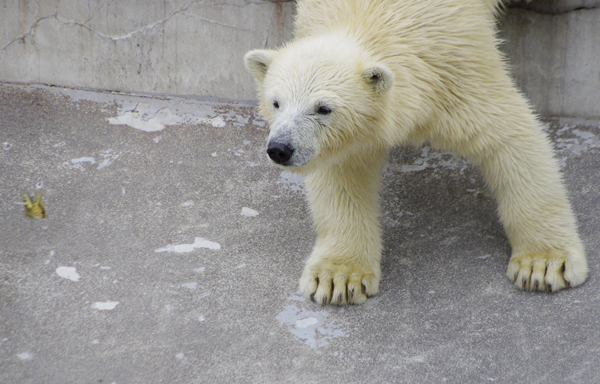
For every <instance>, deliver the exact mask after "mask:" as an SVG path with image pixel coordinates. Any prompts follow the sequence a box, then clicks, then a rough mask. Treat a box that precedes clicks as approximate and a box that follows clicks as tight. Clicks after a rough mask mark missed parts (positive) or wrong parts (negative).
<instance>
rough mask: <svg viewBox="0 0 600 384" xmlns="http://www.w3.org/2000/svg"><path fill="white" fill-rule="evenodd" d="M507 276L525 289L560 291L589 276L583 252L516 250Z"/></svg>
mask: <svg viewBox="0 0 600 384" xmlns="http://www.w3.org/2000/svg"><path fill="white" fill-rule="evenodd" d="M506 275H507V276H508V278H509V279H511V280H513V281H514V283H515V284H516V285H517V286H518V287H519V288H522V289H526V290H532V291H549V292H556V291H558V290H561V289H563V288H569V287H575V286H577V285H580V284H582V283H583V282H584V281H585V280H586V279H587V276H588V267H587V261H586V259H585V255H584V253H583V251H580V250H577V249H576V250H572V251H571V252H567V251H558V250H553V251H549V252H523V253H515V254H513V256H512V257H511V259H510V262H509V264H508V270H507V272H506Z"/></svg>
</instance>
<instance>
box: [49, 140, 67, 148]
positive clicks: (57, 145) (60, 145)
mask: <svg viewBox="0 0 600 384" xmlns="http://www.w3.org/2000/svg"><path fill="white" fill-rule="evenodd" d="M65 145H67V143H65V142H64V141H61V142H60V143H57V144H54V145H53V146H52V147H53V148H59V147H64V146H65Z"/></svg>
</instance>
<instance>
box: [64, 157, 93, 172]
mask: <svg viewBox="0 0 600 384" xmlns="http://www.w3.org/2000/svg"><path fill="white" fill-rule="evenodd" d="M83 163H90V164H96V159H94V158H93V157H78V158H77V159H72V160H71V161H65V162H64V163H63V167H71V168H73V169H79V170H80V171H85V168H84V167H83Z"/></svg>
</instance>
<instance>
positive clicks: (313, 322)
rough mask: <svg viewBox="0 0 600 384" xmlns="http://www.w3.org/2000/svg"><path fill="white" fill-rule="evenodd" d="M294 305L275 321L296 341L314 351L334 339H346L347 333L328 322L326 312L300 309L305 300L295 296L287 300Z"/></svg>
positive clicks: (286, 308)
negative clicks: (300, 341) (285, 327)
mask: <svg viewBox="0 0 600 384" xmlns="http://www.w3.org/2000/svg"><path fill="white" fill-rule="evenodd" d="M288 300H289V301H293V302H294V303H292V304H290V305H287V306H286V307H285V309H284V310H283V311H281V312H280V313H279V314H278V315H277V316H276V319H277V320H278V321H279V322H280V323H281V324H282V325H285V326H287V329H288V331H289V332H290V333H292V334H293V335H294V336H295V337H296V338H297V339H299V340H302V341H303V342H304V343H305V344H306V345H308V346H309V347H311V348H313V349H316V348H321V347H324V346H326V345H328V344H329V342H330V341H331V340H332V339H334V338H336V337H347V336H348V335H347V333H346V332H344V331H342V330H341V329H339V325H338V324H337V322H336V321H328V320H327V316H328V315H329V314H328V312H327V310H323V311H319V312H315V311H310V310H305V309H302V308H301V306H303V305H305V304H306V300H304V299H303V298H302V296H301V295H299V294H297V295H294V296H292V297H289V298H288Z"/></svg>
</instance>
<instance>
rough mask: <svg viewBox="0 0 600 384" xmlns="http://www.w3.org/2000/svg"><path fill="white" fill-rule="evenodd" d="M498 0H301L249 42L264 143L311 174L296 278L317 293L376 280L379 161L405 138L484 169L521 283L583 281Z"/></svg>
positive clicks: (361, 291)
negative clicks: (502, 37) (510, 64)
mask: <svg viewBox="0 0 600 384" xmlns="http://www.w3.org/2000/svg"><path fill="white" fill-rule="evenodd" d="M500 3H501V1H496V0H403V1H398V0H377V1H375V0H373V1H365V0H301V1H299V2H298V10H297V12H298V13H297V17H296V22H295V27H296V32H295V38H294V39H293V40H292V41H291V42H289V43H288V44H286V45H285V46H283V47H281V48H280V49H277V50H253V51H250V52H248V53H247V54H246V55H245V57H244V60H245V64H246V67H247V68H248V70H249V71H250V73H251V74H252V75H253V77H254V78H255V79H256V82H257V85H258V92H259V97H260V105H259V108H260V113H261V114H262V115H263V116H264V117H265V119H266V120H267V121H268V123H269V125H270V133H269V136H268V141H267V153H268V156H269V157H270V158H271V159H272V160H273V162H275V163H276V164H278V165H279V166H281V167H283V168H285V169H286V170H290V171H293V172H299V173H301V174H304V175H305V176H306V178H305V183H306V187H307V190H308V200H309V204H310V208H311V212H312V216H313V218H314V221H315V224H316V231H317V240H316V244H315V246H314V249H313V252H312V254H311V256H310V257H309V259H308V260H307V262H306V266H305V269H304V272H303V273H302V277H301V278H300V289H301V291H302V293H303V294H304V296H305V297H306V298H308V299H311V300H313V301H316V302H318V303H320V304H323V305H326V304H329V303H331V304H337V305H343V304H360V303H363V302H365V301H366V300H367V297H369V296H373V295H375V294H377V293H378V290H379V281H380V279H381V268H380V260H381V253H382V242H381V227H380V225H379V220H378V219H379V216H380V209H379V190H380V186H381V181H380V179H381V173H382V167H383V165H384V161H385V158H386V154H387V152H388V150H389V149H390V148H391V147H393V146H397V145H414V146H420V145H423V144H425V143H428V144H429V145H431V146H432V147H434V148H437V149H442V150H450V151H452V152H454V153H455V154H457V155H458V156H462V157H466V158H471V159H472V160H473V162H474V164H475V165H476V166H478V167H479V169H481V171H482V173H483V175H484V178H485V180H486V183H487V185H488V186H489V188H490V190H491V191H492V192H493V195H494V197H495V198H496V200H497V203H498V213H499V217H500V220H501V222H502V224H503V225H504V228H505V231H506V234H507V236H508V239H509V241H510V244H511V246H512V256H511V258H510V261H509V264H508V270H507V276H508V277H509V279H510V280H511V281H514V283H515V284H516V285H517V286H519V287H520V288H522V289H525V290H534V291H552V292H553V291H558V290H560V289H562V288H565V287H573V286H576V285H580V284H582V283H583V282H584V281H585V280H586V278H587V275H588V267H587V261H586V257H585V252H584V249H583V246H582V243H581V240H580V238H579V235H578V230H577V225H576V221H575V218H574V215H573V212H572V211H571V207H570V204H569V201H568V198H567V195H566V191H565V188H564V187H563V185H562V181H561V176H560V173H559V167H558V166H557V162H556V161H555V159H554V158H553V154H552V149H551V144H550V142H549V140H548V138H547V137H546V135H545V134H544V133H543V131H542V130H541V129H540V123H539V122H538V121H537V119H536V117H535V115H534V113H533V112H532V110H531V108H530V106H529V103H528V101H527V100H526V99H525V98H524V97H523V95H521V94H520V93H519V91H518V90H517V89H516V88H515V86H514V84H513V82H512V80H511V78H510V77H509V74H508V71H507V65H506V63H505V61H504V59H503V56H502V54H501V53H500V52H499V50H498V39H497V38H496V37H495V34H496V31H495V16H496V13H497V12H498V9H499V8H500V7H501V4H500Z"/></svg>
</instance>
